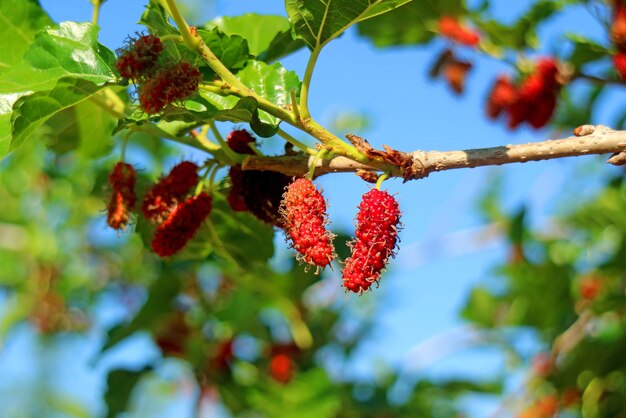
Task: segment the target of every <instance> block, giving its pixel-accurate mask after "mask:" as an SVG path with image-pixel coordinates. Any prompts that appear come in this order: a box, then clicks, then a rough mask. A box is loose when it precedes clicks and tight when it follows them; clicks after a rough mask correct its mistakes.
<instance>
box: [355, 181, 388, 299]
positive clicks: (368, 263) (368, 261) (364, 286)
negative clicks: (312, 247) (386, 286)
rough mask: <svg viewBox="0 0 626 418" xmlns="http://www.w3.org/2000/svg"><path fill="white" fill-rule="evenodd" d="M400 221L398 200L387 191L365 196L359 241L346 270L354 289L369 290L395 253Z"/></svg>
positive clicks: (362, 205) (374, 190) (360, 219)
mask: <svg viewBox="0 0 626 418" xmlns="http://www.w3.org/2000/svg"><path fill="white" fill-rule="evenodd" d="M399 224H400V209H399V207H398V202H396V200H395V199H394V197H393V196H391V195H390V194H389V193H387V192H386V191H380V190H378V189H372V190H370V191H369V192H367V193H365V194H364V195H363V198H362V200H361V204H360V205H359V213H358V215H357V228H356V241H355V242H353V244H352V254H351V255H350V257H349V258H348V259H347V260H346V262H345V266H344V269H343V285H344V286H345V287H346V288H347V289H349V290H351V291H352V292H355V293H359V292H362V291H367V290H368V289H369V288H370V286H371V285H372V283H374V282H376V281H377V280H378V279H379V277H380V274H381V272H382V270H383V268H385V265H386V264H387V261H388V260H389V257H392V256H393V255H394V249H395V247H396V242H397V238H398V228H399Z"/></svg>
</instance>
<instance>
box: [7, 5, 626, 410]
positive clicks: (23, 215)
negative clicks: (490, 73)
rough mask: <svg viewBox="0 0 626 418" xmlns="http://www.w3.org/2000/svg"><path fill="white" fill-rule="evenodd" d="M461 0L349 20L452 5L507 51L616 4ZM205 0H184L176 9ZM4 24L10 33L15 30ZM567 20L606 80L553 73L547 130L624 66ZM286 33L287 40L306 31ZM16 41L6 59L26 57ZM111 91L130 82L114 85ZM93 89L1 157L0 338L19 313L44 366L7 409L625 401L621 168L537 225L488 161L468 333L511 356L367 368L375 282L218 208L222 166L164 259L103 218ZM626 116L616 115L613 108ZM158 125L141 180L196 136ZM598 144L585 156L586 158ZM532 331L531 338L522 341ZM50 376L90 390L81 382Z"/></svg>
mask: <svg viewBox="0 0 626 418" xmlns="http://www.w3.org/2000/svg"><path fill="white" fill-rule="evenodd" d="M16 1H18V0H5V1H2V2H0V14H2V15H3V16H5V17H6V16H9V17H12V18H17V17H16V16H18V14H16V13H14V12H12V11H7V10H8V8H9V7H18V8H19V7H21V6H18V5H17V3H16ZM111 1H114V0H111ZM468 3H471V4H469V5H468V4H465V2H463V1H461V0H446V1H438V2H435V1H429V2H422V1H413V2H411V3H409V4H408V5H406V6H403V7H401V8H399V9H397V11H393V12H390V13H387V14H384V15H381V16H379V17H376V18H373V19H371V20H368V21H365V22H362V23H360V24H359V25H358V33H359V35H360V36H362V37H364V38H365V39H369V40H370V41H371V42H372V43H373V44H374V45H376V46H378V47H392V46H398V45H423V44H426V43H429V42H430V41H432V40H433V39H434V38H435V37H436V36H437V26H436V25H437V21H438V20H439V18H440V17H441V16H444V15H452V16H455V17H457V18H459V19H467V21H468V22H471V23H470V24H471V25H474V26H475V27H476V28H478V29H479V31H480V33H481V36H482V37H483V40H482V41H481V45H480V51H479V53H483V54H488V55H490V56H492V57H496V58H498V59H504V60H507V59H509V60H510V59H511V58H512V57H515V56H516V55H517V54H519V53H522V52H528V51H529V50H530V49H532V48H534V47H536V46H537V45H538V35H537V29H538V27H539V26H540V25H541V24H542V23H544V22H545V21H547V19H549V18H550V17H552V16H555V15H556V14H558V13H559V12H560V11H561V10H562V9H563V8H566V7H569V6H570V5H575V6H584V7H587V8H588V9H589V11H590V13H591V15H593V16H594V17H595V18H596V19H597V21H599V22H600V23H601V24H603V25H605V27H607V30H608V26H607V25H608V24H609V23H608V20H609V16H610V8H609V5H607V4H606V3H604V2H600V1H582V0H579V1H575V0H569V1H550V0H538V1H535V2H531V3H532V4H531V6H530V7H529V9H528V11H527V12H525V13H524V14H523V15H522V16H521V17H520V18H519V19H517V20H515V21H513V22H501V21H498V20H496V19H494V18H492V16H491V14H490V10H491V7H492V3H498V2H490V1H482V2H468ZM29 4H31V5H35V4H36V2H35V1H29ZM201 6H202V5H200V4H199V3H198V2H196V3H192V2H189V4H188V9H186V11H187V12H188V13H190V14H193V13H196V12H194V11H196V10H197V8H198V7H201ZM104 7H106V5H105V6H104ZM31 20H32V22H33V28H32V30H31V31H29V36H30V37H31V40H32V39H34V34H35V33H36V32H37V31H38V30H39V28H41V27H43V26H45V25H47V24H49V23H50V22H49V20H48V19H47V18H46V17H45V15H44V14H43V12H41V13H39V12H38V13H36V14H34V15H33V17H32V19H31ZM218 27H220V26H219V25H218ZM221 27H222V28H223V30H225V31H226V29H225V26H223V25H222V26H221ZM230 30H233V29H232V28H231V29H230ZM0 32H1V33H2V34H3V36H5V38H1V39H5V40H6V39H7V37H6V34H7V33H10V31H8V30H0ZM607 39H608V37H607ZM569 40H570V41H571V42H570V43H569V47H568V48H563V51H556V52H557V53H558V57H559V58H560V59H561V60H563V61H566V62H568V63H569V65H571V71H572V73H573V74H583V73H584V72H586V71H588V68H592V69H594V70H596V69H598V71H597V73H598V74H600V76H599V77H606V79H607V80H613V82H601V83H599V84H597V85H594V86H592V87H589V86H583V87H580V88H579V87H578V86H571V88H570V87H568V88H567V89H564V90H563V91H562V92H561V95H560V98H559V107H558V112H557V115H556V116H555V118H554V119H553V121H552V123H553V125H552V127H553V128H554V129H555V130H556V132H559V130H564V129H571V128H572V127H575V126H577V125H578V124H581V123H586V122H590V121H593V120H594V112H595V111H596V103H598V98H599V97H600V96H601V95H603V94H607V91H609V90H610V89H612V88H613V84H619V83H621V80H618V79H617V78H616V75H615V73H614V70H613V69H612V68H611V66H610V65H608V61H609V58H610V56H611V54H612V52H613V51H612V46H611V45H610V42H608V41H607V40H606V39H605V40H604V41H603V42H600V41H598V40H592V39H587V38H584V37H582V36H569ZM285 42H286V43H287V44H288V45H289V48H287V49H286V50H289V51H292V50H295V49H298V48H302V47H303V45H302V43H301V42H299V41H297V42H296V41H295V40H293V39H291V40H289V39H287V41H285ZM291 42H293V43H291ZM19 47H20V46H19V45H17V46H16V47H15V48H19ZM27 47H28V45H23V48H22V50H20V51H18V52H16V54H17V55H16V57H13V58H10V57H9V58H10V61H11V62H9V63H8V64H10V65H18V64H17V63H18V62H20V59H19V57H21V55H22V54H23V53H24V51H26V49H27ZM267 59H268V60H270V61H271V59H270V58H267ZM520 62H521V63H520V64H519V65H518V68H517V69H518V70H519V72H520V73H522V74H523V73H524V71H525V67H524V65H525V64H524V60H521V61H520ZM3 74H6V73H3V72H0V80H1V79H2V76H3ZM7 77H8V78H7V79H10V78H11V77H12V76H11V77H9V76H7ZM2 88H4V87H3V84H2V83H0V89H2ZM116 93H117V94H119V95H120V96H121V97H124V99H125V100H126V98H125V94H124V90H122V89H118V91H116ZM1 104H2V103H0V105H1ZM90 106H92V105H91V104H90V103H82V104H78V105H76V106H73V107H71V108H70V109H68V110H67V111H63V112H61V113H59V114H57V115H56V116H55V117H54V118H52V119H50V120H48V121H47V122H46V124H44V125H43V126H41V128H40V129H39V131H38V132H37V134H38V137H40V138H43V139H44V140H43V141H31V142H28V143H26V144H24V146H22V147H20V148H19V149H17V150H16V151H15V152H13V153H12V154H11V155H10V156H9V157H7V158H5V159H4V160H2V161H1V162H0V342H1V343H2V345H9V344H11V343H12V338H14V336H15V335H20V333H24V332H27V333H29V334H28V335H30V336H31V337H30V338H31V339H30V340H27V343H24V344H25V346H24V347H23V349H24V350H26V351H27V352H28V353H29V354H30V355H29V358H31V359H32V362H30V364H28V365H24V367H22V368H18V370H21V373H24V376H29V374H30V376H31V379H27V380H28V382H36V384H34V385H31V384H28V385H26V384H21V382H20V377H11V378H12V379H14V382H13V383H12V384H11V387H10V388H8V389H7V388H4V389H3V390H2V392H0V415H1V416H2V417H7V418H18V417H48V416H49V417H62V416H63V417H65V416H71V417H91V416H103V417H104V416H106V417H115V416H157V415H158V416H198V417H200V416H229V415H230V416H237V417H316V418H317V417H373V418H374V417H375V418H383V417H441V418H445V417H460V416H466V415H467V411H463V410H462V409H461V408H460V406H459V403H458V402H456V401H457V400H458V399H460V398H461V397H465V396H467V395H468V394H489V395H492V396H496V397H499V399H500V400H501V403H502V407H501V409H500V410H498V411H497V412H496V415H495V416H512V415H514V416H520V417H526V418H531V417H532V418H540V417H552V416H562V417H570V416H571V417H578V416H581V417H585V418H592V417H625V416H626V374H625V373H626V356H624V353H625V352H626V320H625V317H624V316H622V315H623V314H624V313H625V312H626V275H625V271H626V181H625V176H624V172H623V171H621V170H620V171H614V172H611V175H610V176H609V177H610V178H609V179H608V180H607V181H606V184H602V185H600V186H599V187H598V188H597V192H596V193H595V194H593V195H592V196H590V197H588V198H587V197H586V198H584V199H580V200H578V201H576V202H575V203H574V204H569V203H571V202H566V203H568V204H566V205H565V206H566V209H565V210H563V211H561V213H559V215H558V217H557V218H555V219H552V222H551V223H550V225H547V226H545V227H544V228H542V229H540V230H534V229H532V228H530V227H529V222H528V219H527V216H526V215H527V208H526V207H520V208H517V209H516V210H514V211H511V212H507V211H505V210H504V209H503V206H504V205H503V204H502V202H501V196H502V194H503V193H504V191H503V190H502V189H501V188H499V187H498V182H497V181H494V182H493V183H492V184H489V185H488V187H486V190H487V191H486V193H485V194H484V196H483V197H482V198H481V200H480V207H481V213H482V215H483V216H484V221H485V224H493V225H497V229H498V231H499V233H501V234H502V235H503V236H504V237H505V238H506V240H507V245H508V248H509V249H510V250H509V255H508V257H507V259H505V260H502V262H501V263H500V264H499V265H498V266H496V267H495V268H494V274H492V275H491V277H490V279H489V280H486V281H485V282H484V283H481V284H479V285H477V286H476V287H475V288H474V289H473V290H472V291H471V292H470V294H469V295H468V298H467V302H466V304H465V306H464V307H463V309H462V311H461V312H460V315H461V316H462V319H463V321H465V323H466V324H467V329H469V330H471V333H472V335H473V336H474V337H473V338H475V339H476V340H477V341H478V345H480V346H484V347H489V348H490V349H492V350H496V351H497V352H499V353H501V354H503V355H504V356H505V358H506V359H507V362H506V365H507V370H506V371H504V370H503V371H502V374H501V375H498V376H493V377H492V378H490V379H481V380H479V379H470V378H467V379H465V378H463V379H428V378H420V379H418V380H417V381H416V380H415V379H408V378H406V376H405V375H404V374H403V370H402V369H396V368H395V367H392V366H389V365H382V364H381V365H379V366H378V367H377V374H376V375H375V376H373V377H371V378H369V379H364V378H362V377H359V376H355V375H354V374H353V373H351V367H352V364H353V363H354V361H355V360H356V361H359V360H360V359H358V358H357V359H355V352H356V350H357V349H358V347H359V344H360V343H361V342H362V341H363V340H364V339H365V338H366V337H367V336H368V335H369V332H370V331H371V330H370V325H371V318H372V317H373V316H375V315H376V313H377V309H378V306H377V305H376V303H375V299H373V298H356V297H354V298H347V297H345V296H344V295H343V294H342V293H341V290H340V289H339V281H338V279H337V277H336V275H334V274H332V272H331V273H325V274H323V275H321V276H319V275H316V274H314V273H315V272H313V271H308V272H307V271H304V270H303V268H302V267H301V266H299V265H298V264H297V262H295V260H294V259H293V257H290V256H289V255H288V254H287V253H286V250H285V248H284V246H283V245H281V244H280V242H278V241H275V233H274V232H275V231H274V230H273V229H272V228H271V227H269V226H267V225H265V224H263V223H262V222H260V221H258V220H257V219H256V218H254V217H253V216H252V215H250V214H248V213H234V212H233V211H232V210H231V209H230V207H229V206H228V205H227V204H226V203H225V192H226V191H227V190H228V187H229V185H228V182H226V181H224V182H222V183H220V187H219V188H218V190H216V193H215V196H214V210H213V212H212V214H211V219H210V222H209V224H208V225H207V226H205V227H203V229H202V230H201V231H200V232H199V235H198V237H197V239H195V240H194V242H193V243H192V244H191V245H190V246H189V247H188V248H186V250H185V252H184V253H182V254H181V255H180V256H177V257H176V258H174V259H173V260H165V261H164V260H161V259H159V258H158V257H157V256H155V255H153V254H151V252H150V251H149V242H150V234H151V231H150V228H149V227H148V226H147V225H144V224H142V222H141V221H137V225H136V229H137V231H138V233H122V234H116V233H115V232H112V231H110V230H108V229H106V227H105V222H104V216H103V208H104V207H105V202H106V200H107V196H108V193H109V189H108V184H107V181H108V178H107V176H108V173H109V171H110V169H111V167H112V166H113V165H114V164H115V162H116V161H117V159H118V156H119V152H120V150H119V146H115V143H119V139H120V137H119V135H118V136H117V137H115V138H114V139H115V141H111V135H110V132H112V131H113V128H114V127H115V124H116V121H115V119H114V118H112V117H110V116H106V115H105V116H103V115H101V114H100V112H98V111H97V109H96V110H94V109H92V108H90ZM5 113H6V112H4V113H3V114H2V115H0V118H2V117H5ZM370 118H372V119H374V122H375V115H363V114H361V113H359V112H346V113H345V114H342V115H338V116H336V117H335V118H334V119H333V121H332V122H331V125H332V127H333V129H336V130H338V131H345V130H350V131H358V130H361V129H366V128H367V127H368V126H369V125H370ZM68 120H71V121H80V123H78V122H77V123H69V124H68V123H67V121H68ZM624 120H626V117H623V116H620V115H617V116H616V125H615V126H614V127H615V128H623V125H624ZM158 135H159V133H154V132H144V133H142V134H139V133H135V134H133V135H132V136H131V137H130V140H129V145H128V147H129V151H128V153H129V154H130V155H133V156H135V157H136V159H137V160H140V161H141V166H140V168H141V171H140V179H139V185H140V186H139V187H140V190H145V189H146V188H147V187H148V185H149V184H150V183H151V182H153V181H154V180H155V179H157V178H158V177H159V175H160V174H161V173H162V172H164V171H165V170H164V168H166V167H171V165H172V163H173V162H175V161H179V160H181V159H182V158H183V157H185V152H188V151H187V150H186V149H184V148H182V147H180V146H178V145H176V144H174V145H172V144H171V143H169V142H168V141H153V140H151V139H153V138H154V137H155V136H158ZM68 138H71V139H72V140H69V139H68ZM472 145H476V146H479V145H480V144H472ZM600 164H603V163H602V162H600V160H596V161H594V162H593V163H591V165H593V168H592V169H591V171H598V170H600V169H599V168H598V167H599V166H600ZM576 181H577V179H575V178H573V179H571V182H572V184H573V185H574V186H573V187H576V186H575V185H576ZM140 194H141V193H140ZM554 198H555V199H559V197H558V196H555V197H554ZM408 216H410V215H407V217H408ZM340 239H343V240H344V241H345V240H347V236H346V234H341V233H340ZM341 251H342V250H340V252H341ZM433 314H436V313H433ZM529 335H530V338H531V339H532V340H533V341H534V342H535V343H536V344H537V345H538V346H539V347H540V350H539V351H540V353H539V354H537V355H535V354H533V355H532V356H529V355H528V350H524V349H520V344H519V341H520V340H521V339H524V338H528V336H529ZM129 341H133V342H134V345H130V344H129ZM381 343H382V344H384V343H385V342H384V341H383V342H381ZM68 347H69V350H68ZM73 347H76V348H75V349H74V348H73ZM78 347H82V348H81V349H79V348H78ZM85 347H89V348H87V349H85ZM62 348H64V349H62ZM0 350H2V348H0ZM74 350H75V351H74ZM81 350H82V351H81ZM84 352H86V354H85V353H84ZM68 353H69V354H68ZM81 353H82V354H81ZM0 355H1V351H0ZM531 357H532V358H531ZM133 358H135V359H136V358H139V361H131V360H129V359H133ZM111 359H114V360H111ZM478 367H480V366H478ZM61 368H67V370H68V372H67V373H65V374H60V373H59V372H58V370H59V369H61ZM79 369H80V370H79ZM1 373H2V371H0V375H1ZM33 375H34V376H35V377H34V378H33V377H32V376H33ZM61 376H65V377H61ZM61 378H63V379H68V380H70V381H73V384H74V387H75V386H76V385H78V386H80V383H81V382H82V381H89V382H91V383H90V385H91V387H93V386H95V387H97V390H96V391H95V393H92V394H88V395H85V394H82V395H81V396H80V397H79V398H80V399H81V400H77V399H76V397H75V396H74V395H73V394H72V393H71V391H68V390H66V389H63V388H64V387H70V386H71V385H69V386H67V385H64V384H60V383H59V379H61ZM94 381H96V382H97V383H96V384H95V385H94V384H93V382H94ZM512 386H513V388H512ZM84 399H88V400H89V402H85V401H84Z"/></svg>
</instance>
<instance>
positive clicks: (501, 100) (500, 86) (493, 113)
mask: <svg viewBox="0 0 626 418" xmlns="http://www.w3.org/2000/svg"><path fill="white" fill-rule="evenodd" d="M516 97H517V90H516V89H515V86H514V85H513V83H511V80H509V78H508V77H507V76H499V77H498V79H497V80H496V82H495V84H494V85H493V87H492V89H491V92H490V93H489V98H488V99H487V116H488V117H489V118H490V119H496V118H497V117H498V116H500V114H501V113H502V112H503V111H504V110H505V109H506V108H508V107H509V106H510V105H511V104H512V103H513V102H514V101H515V98H516Z"/></svg>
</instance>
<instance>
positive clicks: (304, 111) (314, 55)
mask: <svg viewBox="0 0 626 418" xmlns="http://www.w3.org/2000/svg"><path fill="white" fill-rule="evenodd" d="M321 51H322V48H320V47H317V48H315V49H313V51H312V52H311V55H310V56H309V61H308V62H307V64H306V70H305V71H304V79H303V80H302V88H301V90H300V114H301V115H302V119H308V118H310V117H311V112H310V111H309V88H310V86H311V79H312V78H313V70H314V69H315V64H316V63H317V59H318V58H319V56H320V52H321Z"/></svg>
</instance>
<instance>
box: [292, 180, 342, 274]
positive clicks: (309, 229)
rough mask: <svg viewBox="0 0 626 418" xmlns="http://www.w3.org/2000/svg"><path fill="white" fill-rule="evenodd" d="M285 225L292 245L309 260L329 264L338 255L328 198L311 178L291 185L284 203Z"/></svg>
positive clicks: (321, 264) (306, 260) (322, 264)
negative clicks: (327, 211)
mask: <svg viewBox="0 0 626 418" xmlns="http://www.w3.org/2000/svg"><path fill="white" fill-rule="evenodd" d="M281 213H282V215H283V219H282V225H283V228H284V229H285V233H286V234H287V235H288V236H289V239H290V241H291V244H292V247H293V248H294V249H295V250H296V251H297V252H298V253H299V255H298V259H299V260H301V261H304V262H305V263H308V264H311V265H314V266H317V267H326V266H327V265H328V264H330V262H331V261H332V260H333V259H334V258H335V249H334V248H333V245H332V242H331V240H332V235H331V233H330V232H329V231H328V230H327V229H326V223H327V222H328V219H327V218H328V217H327V215H326V201H325V200H324V197H323V196H322V194H321V193H320V191H319V190H317V188H316V187H315V185H314V184H313V182H312V181H311V180H308V179H304V178H299V179H297V180H295V181H294V182H293V183H291V184H290V185H289V187H288V188H287V191H286V192H285V195H284V196H283V201H282V203H281Z"/></svg>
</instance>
